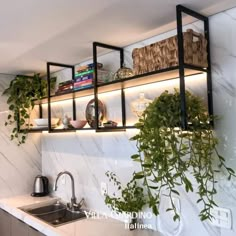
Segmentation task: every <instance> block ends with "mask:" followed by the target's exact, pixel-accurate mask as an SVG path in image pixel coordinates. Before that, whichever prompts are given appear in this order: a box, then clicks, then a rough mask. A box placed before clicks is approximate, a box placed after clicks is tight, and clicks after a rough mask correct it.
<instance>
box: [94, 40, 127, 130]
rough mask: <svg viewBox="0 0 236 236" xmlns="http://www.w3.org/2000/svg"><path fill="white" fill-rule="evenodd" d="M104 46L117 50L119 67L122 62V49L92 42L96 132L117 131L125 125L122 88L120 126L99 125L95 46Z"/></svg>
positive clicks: (122, 92)
mask: <svg viewBox="0 0 236 236" xmlns="http://www.w3.org/2000/svg"><path fill="white" fill-rule="evenodd" d="M98 47H101V48H106V49H111V50H115V51H118V52H119V53H120V67H122V66H123V64H124V49H123V48H120V47H116V46H112V45H108V44H104V43H99V42H93V63H94V101H95V121H96V122H95V129H96V131H97V132H101V131H105V132H107V131H117V130H125V128H124V127H125V125H126V109H125V93H124V88H123V87H122V88H121V89H120V92H121V114H122V127H109V128H107V127H100V126H99V108H98V87H99V86H98V72H97V48H98Z"/></svg>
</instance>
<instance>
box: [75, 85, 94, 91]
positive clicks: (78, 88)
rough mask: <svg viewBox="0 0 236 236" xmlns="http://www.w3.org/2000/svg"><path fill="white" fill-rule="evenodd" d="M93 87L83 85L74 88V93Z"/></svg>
mask: <svg viewBox="0 0 236 236" xmlns="http://www.w3.org/2000/svg"><path fill="white" fill-rule="evenodd" d="M92 87H93V85H92V84H87V85H83V86H80V87H76V88H74V91H78V90H81V89H85V88H92Z"/></svg>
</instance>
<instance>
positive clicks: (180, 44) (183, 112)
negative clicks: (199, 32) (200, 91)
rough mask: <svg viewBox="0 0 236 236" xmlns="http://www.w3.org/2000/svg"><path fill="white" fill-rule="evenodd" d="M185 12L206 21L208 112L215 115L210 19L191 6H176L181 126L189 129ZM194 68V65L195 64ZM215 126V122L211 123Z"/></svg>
mask: <svg viewBox="0 0 236 236" xmlns="http://www.w3.org/2000/svg"><path fill="white" fill-rule="evenodd" d="M183 13H185V14H187V15H189V16H192V17H194V18H196V19H198V20H200V21H203V23H204V34H205V38H206V40H207V62H208V68H207V70H206V73H207V98H208V99H207V100H208V113H209V115H210V116H212V115H213V98H212V79H211V55H210V38H209V20H208V17H206V16H203V15H201V14H199V13H197V12H195V11H193V10H191V9H189V8H186V7H184V6H182V5H177V6H176V23H177V38H178V57H179V79H180V99H181V104H180V106H181V127H182V128H183V129H188V120H187V116H188V114H187V110H186V97H185V68H187V67H188V65H185V62H184V38H183V22H182V18H183V15H182V14H183ZM193 68H194V66H193ZM211 124H212V126H213V122H212V123H211Z"/></svg>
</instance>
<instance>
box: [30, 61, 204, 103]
mask: <svg viewBox="0 0 236 236" xmlns="http://www.w3.org/2000/svg"><path fill="white" fill-rule="evenodd" d="M184 66H185V76H186V77H187V76H191V75H197V74H201V73H204V72H207V69H205V68H202V67H197V66H193V65H188V64H185V65H184ZM144 78H145V79H144ZM176 78H179V66H174V67H170V68H166V69H162V70H157V71H152V72H149V73H145V74H141V75H135V76H133V77H130V78H126V79H120V80H114V81H110V82H107V83H103V84H99V85H98V86H97V88H98V92H99V93H105V92H110V91H114V90H119V89H121V88H131V87H135V86H140V85H145V84H150V83H158V82H161V81H166V80H172V79H176ZM93 94H94V88H93V87H91V88H84V89H81V90H79V91H75V92H68V93H65V94H60V95H52V96H51V97H50V102H51V103H53V102H59V101H65V100H70V99H73V98H80V97H85V96H91V95H93ZM40 103H41V104H45V103H48V99H47V98H43V99H42V100H41V101H37V102H35V104H36V105H38V104H40Z"/></svg>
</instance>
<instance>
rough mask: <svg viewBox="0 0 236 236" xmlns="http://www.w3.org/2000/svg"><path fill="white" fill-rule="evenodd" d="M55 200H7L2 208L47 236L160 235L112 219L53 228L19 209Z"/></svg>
mask: <svg viewBox="0 0 236 236" xmlns="http://www.w3.org/2000/svg"><path fill="white" fill-rule="evenodd" d="M53 199H55V198H51V197H40V198H35V197H31V196H28V195H24V196H17V197H13V198H5V199H0V208H2V209H3V210H5V211H7V212H8V213H10V214H11V215H13V216H15V217H16V218H18V219H19V220H21V221H23V222H25V223H26V224H28V225H30V226H32V227H33V228H35V229H37V230H38V231H40V232H41V233H43V234H45V235H47V236H59V235H60V236H81V235H83V236H104V235H106V234H108V233H109V235H112V236H154V235H155V236H158V235H159V233H158V232H156V231H152V230H141V229H139V230H133V231H130V230H128V229H125V224H124V223H123V222H121V221H118V220H114V219H111V218H107V219H96V218H95V219H94V218H88V219H83V220H78V221H75V222H72V223H68V224H65V225H62V226H58V227H53V226H50V225H49V224H47V223H44V222H43V221H41V220H39V219H37V218H35V217H33V216H31V215H29V214H28V213H26V212H24V211H22V210H20V209H19V208H20V207H25V206H28V205H32V204H40V203H44V202H47V201H50V200H53Z"/></svg>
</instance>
